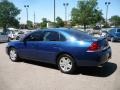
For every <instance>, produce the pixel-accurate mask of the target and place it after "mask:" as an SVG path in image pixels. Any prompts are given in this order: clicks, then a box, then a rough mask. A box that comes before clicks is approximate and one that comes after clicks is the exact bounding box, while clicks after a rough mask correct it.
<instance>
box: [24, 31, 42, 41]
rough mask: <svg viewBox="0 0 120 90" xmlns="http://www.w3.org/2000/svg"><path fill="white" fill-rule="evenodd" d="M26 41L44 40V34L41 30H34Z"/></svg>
mask: <svg viewBox="0 0 120 90" xmlns="http://www.w3.org/2000/svg"><path fill="white" fill-rule="evenodd" d="M25 40H26V41H42V40H43V34H42V32H41V31H39V32H34V33H32V34H30V35H29V36H28V37H26V38H25Z"/></svg>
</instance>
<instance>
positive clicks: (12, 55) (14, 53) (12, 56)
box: [9, 48, 19, 62]
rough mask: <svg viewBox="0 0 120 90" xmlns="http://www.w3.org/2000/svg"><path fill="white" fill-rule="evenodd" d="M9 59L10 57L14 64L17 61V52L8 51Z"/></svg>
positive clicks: (12, 49)
mask: <svg viewBox="0 0 120 90" xmlns="http://www.w3.org/2000/svg"><path fill="white" fill-rule="evenodd" d="M9 57H10V59H11V61H13V62H16V61H18V60H19V57H18V54H17V50H16V49H15V48H10V49H9Z"/></svg>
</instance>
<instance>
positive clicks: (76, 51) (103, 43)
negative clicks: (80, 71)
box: [6, 29, 111, 73]
mask: <svg viewBox="0 0 120 90" xmlns="http://www.w3.org/2000/svg"><path fill="white" fill-rule="evenodd" d="M6 51H7V54H8V55H9V57H10V59H11V60H12V61H13V62H16V61H18V60H20V58H22V59H28V60H35V61H41V62H46V63H52V64H56V65H58V67H59V69H60V70H61V72H63V73H73V72H74V71H75V69H76V67H77V66H100V65H103V64H104V63H106V62H107V61H108V60H109V59H110V58H111V47H110V46H109V44H108V41H107V40H106V39H105V38H99V39H98V38H94V37H92V36H90V35H88V34H86V33H84V32H81V31H78V30H73V29H46V30H38V31H35V32H32V33H30V34H28V35H26V36H25V37H24V38H22V39H21V40H19V41H14V42H10V43H8V45H7V47H6Z"/></svg>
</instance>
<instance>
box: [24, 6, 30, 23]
mask: <svg viewBox="0 0 120 90" xmlns="http://www.w3.org/2000/svg"><path fill="white" fill-rule="evenodd" d="M24 7H25V8H26V14H27V21H28V8H29V5H24ZM27 21H26V23H27Z"/></svg>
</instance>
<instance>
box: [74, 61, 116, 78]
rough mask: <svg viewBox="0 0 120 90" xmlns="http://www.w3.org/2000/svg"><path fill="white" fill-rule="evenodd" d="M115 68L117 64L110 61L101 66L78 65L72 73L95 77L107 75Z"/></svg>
mask: <svg viewBox="0 0 120 90" xmlns="http://www.w3.org/2000/svg"><path fill="white" fill-rule="evenodd" d="M116 70H117V64H115V63H112V62H107V63H105V65H104V66H102V67H79V68H78V69H77V71H76V72H75V73H74V75H78V74H82V75H87V76H95V77H108V76H110V75H112V74H113V73H114V72H115V71H116Z"/></svg>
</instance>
